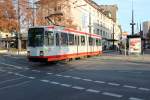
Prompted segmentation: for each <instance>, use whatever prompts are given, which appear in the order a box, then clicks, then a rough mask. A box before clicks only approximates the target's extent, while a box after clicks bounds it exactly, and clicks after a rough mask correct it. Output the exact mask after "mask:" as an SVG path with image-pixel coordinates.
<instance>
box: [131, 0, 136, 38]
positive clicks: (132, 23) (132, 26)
mask: <svg viewBox="0 0 150 100" xmlns="http://www.w3.org/2000/svg"><path fill="white" fill-rule="evenodd" d="M130 25H131V29H132V35H134V26H135V23H134V9H133V0H132V22H131V23H130Z"/></svg>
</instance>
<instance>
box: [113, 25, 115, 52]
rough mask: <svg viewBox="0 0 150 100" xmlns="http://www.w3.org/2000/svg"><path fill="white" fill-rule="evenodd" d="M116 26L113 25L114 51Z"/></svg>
mask: <svg viewBox="0 0 150 100" xmlns="http://www.w3.org/2000/svg"><path fill="white" fill-rule="evenodd" d="M114 28H115V26H114V24H113V50H114V49H115V29H114Z"/></svg>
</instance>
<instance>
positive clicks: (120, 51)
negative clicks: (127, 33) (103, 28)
mask: <svg viewBox="0 0 150 100" xmlns="http://www.w3.org/2000/svg"><path fill="white" fill-rule="evenodd" d="M118 46H119V53H120V54H122V50H121V48H122V46H121V43H118Z"/></svg>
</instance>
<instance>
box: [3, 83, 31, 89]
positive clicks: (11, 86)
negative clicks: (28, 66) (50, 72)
mask: <svg viewBox="0 0 150 100" xmlns="http://www.w3.org/2000/svg"><path fill="white" fill-rule="evenodd" d="M29 82H31V81H25V82H22V83H18V84H15V85H10V86H6V87H2V88H0V90H3V89H8V88H13V87H18V86H21V85H24V84H27V83H29Z"/></svg>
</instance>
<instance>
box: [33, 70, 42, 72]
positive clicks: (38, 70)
mask: <svg viewBox="0 0 150 100" xmlns="http://www.w3.org/2000/svg"><path fill="white" fill-rule="evenodd" d="M31 71H33V72H38V73H40V72H41V71H39V70H31Z"/></svg>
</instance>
